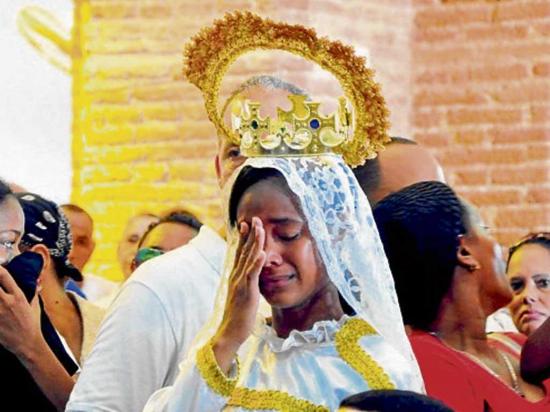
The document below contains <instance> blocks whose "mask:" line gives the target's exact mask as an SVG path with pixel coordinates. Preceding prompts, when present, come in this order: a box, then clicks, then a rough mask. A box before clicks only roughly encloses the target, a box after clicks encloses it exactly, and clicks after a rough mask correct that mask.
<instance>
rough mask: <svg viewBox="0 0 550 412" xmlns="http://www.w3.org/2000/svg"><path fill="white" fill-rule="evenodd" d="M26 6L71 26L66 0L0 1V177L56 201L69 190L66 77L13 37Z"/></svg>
mask: <svg viewBox="0 0 550 412" xmlns="http://www.w3.org/2000/svg"><path fill="white" fill-rule="evenodd" d="M29 4H34V5H38V6H42V7H44V8H47V9H48V10H50V11H53V12H54V13H55V15H56V16H57V17H58V18H59V19H60V20H62V21H63V22H64V23H65V24H66V25H67V27H70V26H71V23H72V8H73V5H72V1H70V0H32V1H31V0H4V1H1V2H0V148H1V149H0V153H1V154H0V178H2V179H4V180H7V181H12V182H15V183H17V184H19V185H21V186H23V187H24V188H26V189H28V190H29V191H33V192H37V193H39V194H41V195H43V196H45V197H48V198H50V199H52V200H54V201H57V202H60V203H62V202H67V201H68V200H69V198H70V191H71V174H72V171H71V77H70V76H69V75H67V74H65V73H63V72H61V71H60V70H59V69H57V68H56V67H54V66H53V65H51V64H50V63H49V62H47V61H46V60H45V59H43V58H42V57H41V56H40V55H39V54H38V53H37V52H36V50H35V49H34V48H32V47H31V46H30V45H29V44H28V43H27V41H26V40H25V39H24V38H23V37H22V36H21V35H20V34H19V32H18V30H17V27H16V23H15V18H16V15H17V11H18V10H19V9H20V8H21V7H22V6H25V5H29Z"/></svg>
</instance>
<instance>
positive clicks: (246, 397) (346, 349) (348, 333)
mask: <svg viewBox="0 0 550 412" xmlns="http://www.w3.org/2000/svg"><path fill="white" fill-rule="evenodd" d="M375 334H377V332H376V330H375V329H374V328H373V327H372V326H371V325H370V324H369V323H368V322H366V321H365V320H363V319H358V318H354V319H349V320H348V321H346V323H345V324H344V325H343V326H342V329H340V330H339V331H338V332H337V333H336V336H335V344H336V350H337V351H338V354H339V355H340V356H341V357H342V359H343V360H344V361H345V362H346V363H347V364H348V365H349V366H350V367H352V368H353V369H354V370H355V371H357V372H358V373H359V374H360V375H361V376H362V377H363V378H364V379H365V381H366V382H367V384H368V385H369V389H395V384H394V383H393V382H392V381H391V379H390V377H389V376H388V374H387V373H386V372H385V371H384V369H383V368H382V367H380V365H378V363H377V362H376V361H375V360H374V359H373V358H372V357H371V356H370V355H369V354H367V353H366V352H365V351H364V350H363V349H362V348H361V346H360V345H359V339H361V338H362V337H363V336H366V335H375ZM197 368H198V369H199V372H200V374H201V375H202V377H203V378H204V380H205V381H206V383H207V385H208V386H209V387H210V388H211V389H212V390H213V391H214V392H216V393H218V394H220V395H222V396H225V397H229V400H228V402H227V405H228V406H238V407H241V408H244V409H250V410H252V409H268V410H275V411H280V412H310V411H311V412H328V411H329V409H328V408H327V407H326V406H323V405H316V404H314V403H312V402H310V401H307V400H304V399H299V398H297V397H295V396H292V395H290V394H288V393H286V392H283V391H278V390H271V389H267V390H257V389H250V388H243V387H236V386H235V385H236V381H237V378H234V379H228V378H227V377H226V376H225V375H224V374H223V372H222V371H221V370H220V368H219V366H218V364H217V362H216V358H215V356H214V352H213V350H212V345H211V343H208V344H206V345H205V346H204V347H203V348H201V349H200V350H199V352H198V353H197ZM237 377H238V374H237Z"/></svg>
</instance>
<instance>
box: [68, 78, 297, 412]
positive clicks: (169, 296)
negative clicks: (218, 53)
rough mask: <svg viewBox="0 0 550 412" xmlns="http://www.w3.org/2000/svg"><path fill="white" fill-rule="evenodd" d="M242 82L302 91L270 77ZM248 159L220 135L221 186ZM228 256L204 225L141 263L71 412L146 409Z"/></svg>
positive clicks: (174, 366) (206, 307) (198, 321)
mask: <svg viewBox="0 0 550 412" xmlns="http://www.w3.org/2000/svg"><path fill="white" fill-rule="evenodd" d="M243 86H246V87H244V88H242V89H243V90H247V91H248V92H254V91H255V89H260V90H259V91H260V92H261V91H262V90H261V89H265V88H269V89H275V90H280V91H281V94H284V95H285V96H286V95H287V94H288V91H291V92H293V93H295V92H296V88H295V87H293V86H292V85H290V84H287V83H284V82H280V81H278V80H277V79H275V78H270V77H267V76H261V77H260V78H252V79H251V80H250V81H248V82H247V83H245V85H243ZM287 90H288V91H287ZM270 93H272V94H273V91H271V92H270ZM276 94H277V93H275V95H276ZM244 160H245V159H244V157H243V156H241V155H240V152H239V147H238V146H236V145H235V144H233V143H231V142H229V141H227V140H225V139H219V140H218V154H217V155H216V159H215V166H216V174H217V177H218V182H219V185H220V187H223V185H224V183H225V182H226V180H227V179H228V178H229V176H230V175H231V173H232V172H233V171H234V170H235V169H236V168H237V167H238V166H239V165H240V164H241V163H242V162H243V161H244ZM224 257H225V241H224V240H223V239H222V238H221V237H220V236H219V235H218V234H217V233H216V232H215V231H213V230H212V229H210V228H208V227H206V226H205V225H203V226H202V228H201V230H200V232H199V234H198V235H197V236H196V237H195V238H194V239H193V240H192V241H191V242H190V243H189V244H187V245H185V246H182V247H180V248H178V249H175V250H173V251H171V252H168V253H166V254H165V255H162V256H159V257H158V258H155V259H152V260H151V261H148V262H146V263H144V264H143V265H141V266H140V267H139V268H138V269H137V270H136V271H135V272H134V273H133V274H132V276H131V277H130V278H129V279H128V281H126V283H125V284H124V286H123V287H122V289H121V291H120V293H119V294H118V296H117V297H116V299H115V301H114V302H113V303H112V304H111V306H110V308H109V311H108V313H107V315H106V317H105V320H104V321H103V324H102V326H101V328H100V331H99V333H98V335H97V338H96V343H95V345H94V348H93V349H92V352H91V354H90V356H89V357H88V359H87V360H86V362H85V363H84V366H83V369H82V373H81V374H80V377H79V379H78V381H77V383H76V385H75V388H74V390H73V392H72V393H71V397H70V399H69V403H68V404H67V408H66V410H67V411H70V412H76V411H101V412H114V411H117V412H133V411H141V410H142V409H143V407H144V406H145V403H146V402H147V400H148V399H149V396H151V394H152V393H153V392H155V391H156V390H157V389H160V388H162V387H164V386H167V385H170V384H172V383H173V381H174V380H175V378H176V376H177V374H178V365H179V363H180V362H181V361H182V359H183V358H184V356H185V354H186V352H187V351H188V349H189V347H190V344H191V341H192V340H193V338H194V337H195V335H196V333H197V332H198V331H199V329H200V327H201V326H202V325H203V324H204V323H205V322H206V320H207V319H208V318H209V316H210V313H211V311H212V309H213V305H214V300H215V294H216V291H217V289H218V284H219V281H220V277H221V270H222V266H223V259H224Z"/></svg>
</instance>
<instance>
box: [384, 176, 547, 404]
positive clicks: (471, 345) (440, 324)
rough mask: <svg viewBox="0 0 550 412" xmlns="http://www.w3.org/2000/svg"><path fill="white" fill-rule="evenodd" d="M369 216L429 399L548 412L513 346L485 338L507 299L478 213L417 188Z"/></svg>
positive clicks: (443, 194) (449, 194) (446, 193)
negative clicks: (487, 325) (492, 316)
mask: <svg viewBox="0 0 550 412" xmlns="http://www.w3.org/2000/svg"><path fill="white" fill-rule="evenodd" d="M374 217H375V220H376V223H377V225H378V229H379V231H380V236H381V239H382V242H383V243H384V249H385V251H386V255H387V257H388V260H389V263H390V267H391V270H392V273H393V275H394V279H395V286H396V289H397V295H398V298H399V303H400V305H401V311H402V314H403V319H404V321H405V323H406V324H407V325H409V326H410V328H411V333H410V340H411V344H412V347H413V350H414V352H415V355H416V357H417V360H418V363H419V365H420V369H421V370H422V375H423V377H424V382H425V384H426V390H427V392H428V395H430V396H432V397H434V398H437V399H440V400H442V401H443V402H445V403H446V404H447V405H449V406H450V407H451V408H453V409H454V410H456V411H457V412H461V411H464V412H476V411H480V412H481V411H495V412H501V411H502V412H511V411H549V410H550V396H547V393H548V391H547V390H546V389H550V387H548V388H544V387H543V386H536V385H531V384H529V383H527V382H525V381H524V380H523V379H522V378H521V376H520V373H519V352H520V348H521V344H522V341H521V339H519V338H518V336H516V335H511V336H508V335H494V336H490V337H488V336H487V335H486V334H485V322H486V319H487V316H488V315H489V314H491V313H493V312H494V311H495V310H497V309H499V308H500V307H503V306H505V305H506V304H507V303H508V302H509V301H510V299H511V298H512V291H511V289H510V286H509V284H508V282H507V279H506V275H505V273H504V269H505V267H504V266H505V265H504V261H503V259H502V253H501V250H500V247H499V245H498V244H497V242H496V241H495V240H494V239H493V238H491V237H490V236H489V235H488V234H487V232H486V229H485V228H484V226H483V224H482V222H481V220H480V218H479V216H478V215H477V213H476V212H475V211H474V210H473V209H472V208H471V207H469V206H467V205H466V204H465V203H464V202H463V201H461V200H460V199H459V198H458V196H457V195H456V194H455V193H454V192H453V190H452V189H451V188H449V187H448V186H447V185H445V184H443V183H439V182H421V183H417V184H414V185H411V186H408V187H406V188H405V189H403V190H401V191H399V192H396V193H394V194H392V195H390V196H388V197H387V198H385V199H384V200H382V201H381V202H380V203H378V205H377V207H376V208H375V210H374ZM518 339H519V340H518ZM549 386H550V385H549Z"/></svg>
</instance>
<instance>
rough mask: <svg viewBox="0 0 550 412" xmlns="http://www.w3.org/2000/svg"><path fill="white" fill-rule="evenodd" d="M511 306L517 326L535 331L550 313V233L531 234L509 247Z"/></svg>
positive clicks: (508, 265) (530, 331)
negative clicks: (512, 295) (512, 293)
mask: <svg viewBox="0 0 550 412" xmlns="http://www.w3.org/2000/svg"><path fill="white" fill-rule="evenodd" d="M506 272H507V275H508V279H509V281H510V286H511V287H512V290H513V291H514V297H513V298H512V302H510V305H509V306H508V307H509V308H510V312H511V314H512V319H513V320H514V324H515V325H516V327H517V329H518V330H519V331H520V332H521V333H524V334H525V335H530V334H531V333H533V332H534V331H535V330H536V329H537V328H538V327H539V326H540V325H542V323H543V322H544V321H545V320H546V319H547V318H548V317H549V316H550V232H539V233H532V234H529V235H527V236H526V237H524V238H523V239H521V240H520V241H518V242H517V243H516V244H514V245H513V246H511V247H510V250H509V252H508V263H507V271H506Z"/></svg>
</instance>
